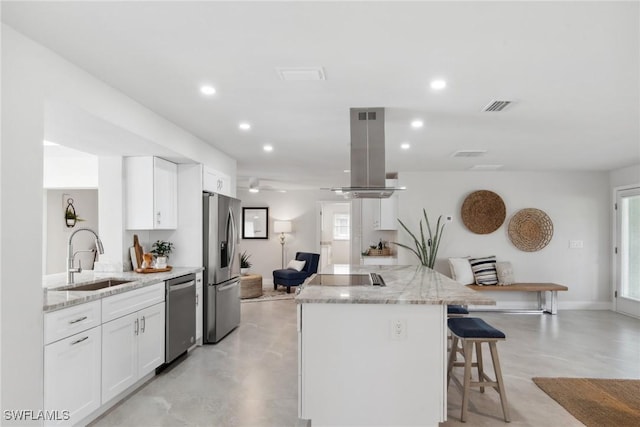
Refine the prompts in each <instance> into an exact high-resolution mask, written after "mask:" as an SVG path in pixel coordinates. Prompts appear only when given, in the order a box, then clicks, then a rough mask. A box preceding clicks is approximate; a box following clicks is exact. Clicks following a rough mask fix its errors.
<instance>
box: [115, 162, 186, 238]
mask: <svg viewBox="0 0 640 427" xmlns="http://www.w3.org/2000/svg"><path fill="white" fill-rule="evenodd" d="M124 170H125V177H126V179H125V182H126V191H125V192H126V195H127V196H126V207H125V209H126V227H127V229H129V230H158V229H175V228H177V227H178V166H177V165H176V164H175V163H172V162H169V161H167V160H164V159H160V158H158V157H125V159H124Z"/></svg>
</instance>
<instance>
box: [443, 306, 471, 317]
mask: <svg viewBox="0 0 640 427" xmlns="http://www.w3.org/2000/svg"><path fill="white" fill-rule="evenodd" d="M467 314H469V310H467V309H466V307H465V306H464V305H448V306H447V317H462V316H466V315H467Z"/></svg>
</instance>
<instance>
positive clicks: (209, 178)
mask: <svg viewBox="0 0 640 427" xmlns="http://www.w3.org/2000/svg"><path fill="white" fill-rule="evenodd" d="M202 189H203V190H204V191H210V192H212V193H218V194H223V195H225V196H229V197H234V196H235V194H231V178H230V177H229V175H227V174H225V173H222V172H220V171H217V170H215V169H213V168H210V167H208V166H204V168H203V170H202Z"/></svg>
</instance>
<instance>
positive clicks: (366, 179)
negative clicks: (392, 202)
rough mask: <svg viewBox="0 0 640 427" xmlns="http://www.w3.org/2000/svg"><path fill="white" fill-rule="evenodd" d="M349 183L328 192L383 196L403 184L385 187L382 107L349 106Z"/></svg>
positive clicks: (359, 197)
mask: <svg viewBox="0 0 640 427" xmlns="http://www.w3.org/2000/svg"><path fill="white" fill-rule="evenodd" d="M350 115H351V186H349V187H335V188H332V189H331V191H334V192H336V193H338V194H342V195H343V196H345V197H346V198H353V199H385V198H387V197H389V196H391V195H392V194H393V192H394V191H396V190H404V189H405V187H386V184H385V177H386V172H385V155H384V148H385V142H384V108H351V109H350Z"/></svg>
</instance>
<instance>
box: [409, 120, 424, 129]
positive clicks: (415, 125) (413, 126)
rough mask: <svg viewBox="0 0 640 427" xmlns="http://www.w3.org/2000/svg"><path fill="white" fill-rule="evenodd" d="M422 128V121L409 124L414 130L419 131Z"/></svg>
mask: <svg viewBox="0 0 640 427" xmlns="http://www.w3.org/2000/svg"><path fill="white" fill-rule="evenodd" d="M422 126H424V122H423V121H422V120H414V121H412V122H411V127H412V128H415V129H419V128H421V127H422Z"/></svg>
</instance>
